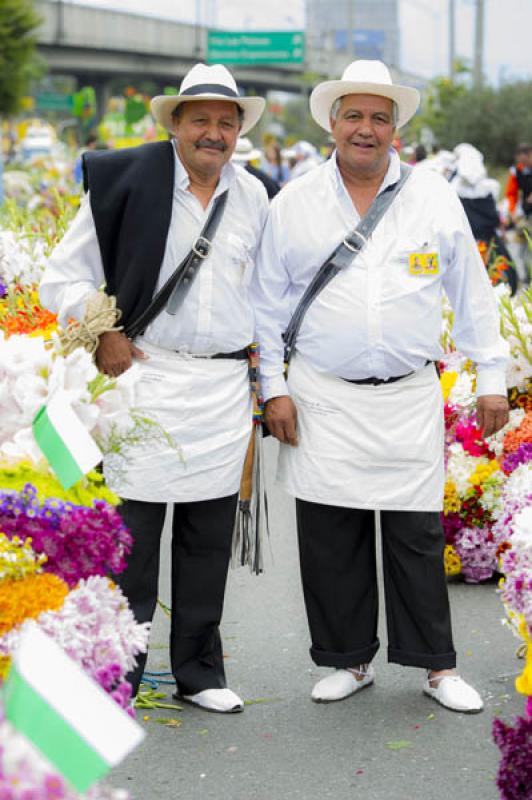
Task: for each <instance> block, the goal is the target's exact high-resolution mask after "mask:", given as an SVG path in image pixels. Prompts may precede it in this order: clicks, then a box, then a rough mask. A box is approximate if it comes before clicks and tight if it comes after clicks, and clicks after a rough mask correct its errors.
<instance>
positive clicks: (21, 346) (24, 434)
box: [0, 336, 137, 464]
mask: <svg viewBox="0 0 532 800" xmlns="http://www.w3.org/2000/svg"><path fill="white" fill-rule="evenodd" d="M136 377H137V371H136V368H135V366H133V367H132V368H131V369H129V370H128V371H127V372H125V373H124V374H123V375H121V376H120V377H119V378H116V379H109V378H107V377H106V376H104V375H102V374H101V373H99V372H98V370H97V369H96V366H95V365H94V363H93V361H92V358H91V356H90V355H89V354H88V353H87V352H86V351H85V350H83V349H82V348H78V349H76V350H74V351H73V352H72V353H70V354H69V355H68V356H63V355H61V352H60V350H59V348H58V346H54V343H52V345H47V344H46V343H45V342H44V340H43V339H42V338H33V337H31V336H12V337H10V338H5V337H3V336H0V455H4V456H10V457H11V458H15V459H17V460H19V459H30V460H31V461H33V462H34V463H36V464H38V463H39V461H40V460H41V453H40V450H39V448H38V446H37V443H36V442H35V439H34V437H33V433H32V428H31V423H32V420H33V418H34V416H35V414H36V413H37V411H38V410H39V408H40V407H41V406H42V405H43V404H44V403H46V401H47V400H48V398H49V397H51V395H52V394H53V393H54V392H56V391H57V390H61V391H63V392H65V393H66V395H67V397H68V399H69V401H70V403H71V405H72V408H73V410H74V411H75V413H76V414H77V416H78V417H79V418H80V419H81V421H82V422H83V423H84V424H85V426H86V428H87V430H88V431H89V432H90V433H91V434H92V436H94V438H95V439H96V440H97V441H98V443H99V444H100V447H101V448H102V449H103V450H104V451H105V449H106V448H105V441H106V437H109V436H111V435H113V436H116V434H117V432H118V433H120V432H125V431H127V430H128V429H129V428H131V427H132V426H133V421H132V419H131V418H130V416H129V414H128V413H124V411H126V412H127V411H128V410H129V409H130V408H131V407H132V405H133V400H134V386H135V381H136Z"/></svg>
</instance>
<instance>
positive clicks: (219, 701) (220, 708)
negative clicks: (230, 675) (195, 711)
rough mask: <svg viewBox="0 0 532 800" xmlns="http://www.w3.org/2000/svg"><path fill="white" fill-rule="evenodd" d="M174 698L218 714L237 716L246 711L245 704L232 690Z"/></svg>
mask: <svg viewBox="0 0 532 800" xmlns="http://www.w3.org/2000/svg"><path fill="white" fill-rule="evenodd" d="M174 697H175V698H176V699H177V700H184V701H185V702H186V703H191V705H193V706H198V708H203V709H204V710H205V711H215V712H217V713H218V714H236V713H238V712H239V711H243V710H244V702H243V701H242V700H241V699H240V697H239V696H238V695H237V694H235V693H234V692H232V691H231V689H204V690H203V692H198V693H197V694H182V695H180V694H175V695H174Z"/></svg>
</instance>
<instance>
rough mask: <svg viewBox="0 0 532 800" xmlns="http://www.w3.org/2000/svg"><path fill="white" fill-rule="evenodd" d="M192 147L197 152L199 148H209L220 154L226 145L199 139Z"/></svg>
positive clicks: (225, 148)
mask: <svg viewBox="0 0 532 800" xmlns="http://www.w3.org/2000/svg"><path fill="white" fill-rule="evenodd" d="M194 146H195V147H196V149H197V150H199V149H200V148H201V147H210V148H212V149H214V150H219V151H220V152H221V153H223V152H225V150H227V145H226V144H225V142H215V141H213V140H212V139H200V140H199V141H198V142H196V144H195V145H194Z"/></svg>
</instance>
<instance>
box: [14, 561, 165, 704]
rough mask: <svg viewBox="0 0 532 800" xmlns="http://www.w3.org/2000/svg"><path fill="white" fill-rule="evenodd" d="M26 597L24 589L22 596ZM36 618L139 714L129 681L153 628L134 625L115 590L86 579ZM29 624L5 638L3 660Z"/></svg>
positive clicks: (99, 579)
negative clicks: (128, 677)
mask: <svg viewBox="0 0 532 800" xmlns="http://www.w3.org/2000/svg"><path fill="white" fill-rule="evenodd" d="M40 577H42V578H44V577H49V578H54V577H55V576H53V575H48V576H47V575H42V576H40ZM56 580H59V579H56ZM20 583H23V581H21V582H20ZM23 594H24V593H23V590H22V589H21V590H20V592H19V595H21V596H22V595H23ZM35 619H36V622H37V624H38V625H39V627H40V628H41V629H42V630H43V631H44V633H47V634H48V635H49V636H51V637H52V638H53V639H54V640H55V641H56V642H57V643H58V644H59V645H61V647H62V648H63V649H64V651H65V652H66V653H67V654H68V655H69V656H71V658H73V659H74V661H76V662H77V663H78V664H79V665H80V666H81V667H83V669H84V670H85V671H86V672H87V673H88V674H89V675H90V676H91V677H92V678H93V679H94V680H95V681H97V683H99V684H100V686H101V687H102V688H103V689H104V690H105V691H106V692H108V693H109V694H110V695H111V697H112V698H113V699H114V700H115V701H116V702H117V703H118V704H119V705H120V706H122V708H124V709H125V710H126V711H127V712H128V713H129V714H131V715H132V716H133V715H134V711H133V709H132V708H131V703H130V701H131V684H129V683H128V682H127V681H126V680H125V678H126V675H127V673H128V672H130V671H131V670H132V669H133V667H134V666H135V663H136V662H135V657H136V655H137V654H138V653H140V652H144V651H145V650H146V648H147V646H148V635H149V628H150V624H149V623H143V624H139V623H138V622H136V621H135V618H134V617H133V613H132V611H131V609H130V608H129V605H128V603H127V600H126V599H125V597H124V595H123V594H122V592H121V591H120V589H119V588H118V587H117V586H116V585H114V584H113V583H111V582H110V581H109V580H108V579H107V578H104V577H99V576H92V577H90V578H87V579H86V580H81V581H80V582H79V583H78V585H77V586H76V588H75V589H72V591H70V592H68V589H67V593H65V595H64V596H63V598H62V601H61V604H60V605H59V606H58V607H57V608H55V609H54V610H51V611H49V612H45V613H40V614H39V615H36V617H35ZM24 625H25V623H23V624H22V625H19V626H18V627H16V628H14V627H12V628H11V629H10V630H9V631H8V632H7V633H5V634H4V635H2V636H1V637H0V653H1V654H2V655H3V656H4V657H9V656H10V654H11V653H12V652H13V649H14V648H15V647H16V644H17V641H18V639H19V637H20V635H21V633H22V632H23V630H24Z"/></svg>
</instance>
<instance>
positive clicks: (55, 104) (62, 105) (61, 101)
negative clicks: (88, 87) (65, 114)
mask: <svg viewBox="0 0 532 800" xmlns="http://www.w3.org/2000/svg"><path fill="white" fill-rule="evenodd" d="M73 106H74V98H73V96H72V95H71V94H59V93H58V92H45V93H43V94H38V95H36V97H35V108H37V109H40V110H41V111H72V108H73Z"/></svg>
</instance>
